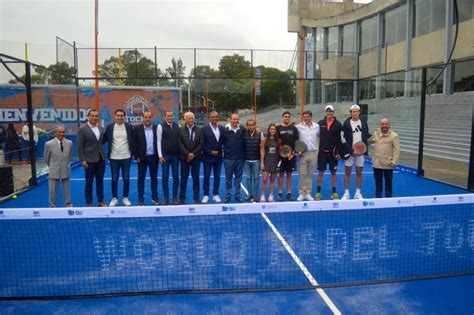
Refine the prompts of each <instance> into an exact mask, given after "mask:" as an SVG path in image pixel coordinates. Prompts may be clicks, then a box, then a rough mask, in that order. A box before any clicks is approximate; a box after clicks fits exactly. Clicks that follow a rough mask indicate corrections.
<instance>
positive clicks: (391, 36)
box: [384, 5, 407, 45]
mask: <svg viewBox="0 0 474 315" xmlns="http://www.w3.org/2000/svg"><path fill="white" fill-rule="evenodd" d="M406 15H407V8H406V5H402V6H400V7H398V8H396V9H394V10H391V11H388V12H386V13H385V30H384V33H385V44H387V45H394V44H397V43H400V42H403V41H404V40H405V37H406V29H407V28H406V24H407V23H406Z"/></svg>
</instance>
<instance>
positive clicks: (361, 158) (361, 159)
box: [344, 155, 365, 167]
mask: <svg viewBox="0 0 474 315" xmlns="http://www.w3.org/2000/svg"><path fill="white" fill-rule="evenodd" d="M354 162H355V165H356V166H357V167H364V163H365V155H357V156H355V155H351V156H350V157H349V158H348V159H347V160H345V161H344V165H345V166H347V167H352V165H354Z"/></svg>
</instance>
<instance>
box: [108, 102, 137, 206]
mask: <svg viewBox="0 0 474 315" xmlns="http://www.w3.org/2000/svg"><path fill="white" fill-rule="evenodd" d="M132 137H133V129H132V126H130V125H129V124H128V123H126V122H125V111H124V110H123V109H117V110H116V111H115V122H114V123H111V124H110V125H108V126H107V128H106V129H105V135H104V143H105V142H107V143H108V146H109V152H108V158H109V161H110V172H111V173H112V200H111V201H110V204H109V206H111V207H114V206H116V205H117V204H118V179H119V173H120V170H122V179H123V201H122V202H123V205H124V206H131V205H132V204H131V202H130V200H129V199H128V192H129V188H130V164H131V161H132V152H133V151H132V150H133V147H132Z"/></svg>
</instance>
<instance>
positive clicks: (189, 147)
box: [178, 124, 204, 160]
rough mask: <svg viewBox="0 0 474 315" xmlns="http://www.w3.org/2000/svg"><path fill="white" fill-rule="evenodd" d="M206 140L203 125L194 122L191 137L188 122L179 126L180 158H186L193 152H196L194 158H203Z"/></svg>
mask: <svg viewBox="0 0 474 315" xmlns="http://www.w3.org/2000/svg"><path fill="white" fill-rule="evenodd" d="M203 144H204V140H203V139H202V130H201V127H199V126H197V125H196V124H194V127H193V130H192V137H191V139H190V138H189V131H188V127H187V126H186V124H184V126H183V127H181V128H179V142H178V146H179V158H180V159H181V160H186V158H187V156H188V154H189V153H190V152H191V153H193V154H194V159H195V160H199V159H200V158H201V151H202V146H203Z"/></svg>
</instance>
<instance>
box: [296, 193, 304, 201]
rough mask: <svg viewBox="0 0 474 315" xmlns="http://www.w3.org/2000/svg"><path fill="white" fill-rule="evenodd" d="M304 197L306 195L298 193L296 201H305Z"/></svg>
mask: <svg viewBox="0 0 474 315" xmlns="http://www.w3.org/2000/svg"><path fill="white" fill-rule="evenodd" d="M304 197H305V196H304V195H302V194H299V195H298V198H296V201H303V200H304Z"/></svg>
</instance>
